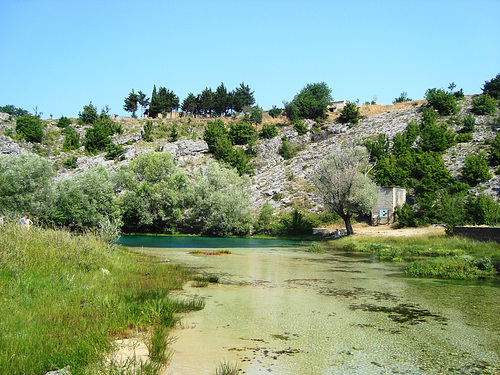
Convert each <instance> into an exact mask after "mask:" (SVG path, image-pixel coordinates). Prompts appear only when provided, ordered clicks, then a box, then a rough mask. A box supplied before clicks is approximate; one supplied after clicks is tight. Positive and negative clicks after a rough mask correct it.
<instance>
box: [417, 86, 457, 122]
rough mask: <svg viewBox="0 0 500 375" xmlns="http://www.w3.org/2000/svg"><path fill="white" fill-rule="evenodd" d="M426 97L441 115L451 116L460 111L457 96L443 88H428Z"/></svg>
mask: <svg viewBox="0 0 500 375" xmlns="http://www.w3.org/2000/svg"><path fill="white" fill-rule="evenodd" d="M425 98H426V99H427V101H428V102H429V105H430V106H432V107H433V108H434V109H436V110H437V111H438V113H439V114H440V115H443V116H449V115H453V114H455V113H457V112H458V106H457V98H456V97H455V95H453V94H452V93H451V92H447V91H445V90H443V89H436V88H432V89H428V90H427V91H426V93H425Z"/></svg>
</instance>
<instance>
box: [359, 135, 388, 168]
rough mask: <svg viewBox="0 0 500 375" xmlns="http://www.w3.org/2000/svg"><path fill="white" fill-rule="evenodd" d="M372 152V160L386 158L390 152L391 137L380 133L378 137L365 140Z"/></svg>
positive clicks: (367, 147) (364, 144) (364, 143)
mask: <svg viewBox="0 0 500 375" xmlns="http://www.w3.org/2000/svg"><path fill="white" fill-rule="evenodd" d="M363 146H365V147H366V149H367V150H368V152H369V153H370V160H371V161H377V160H380V159H382V158H385V157H386V156H387V155H388V154H389V149H390V139H389V137H388V136H387V135H386V134H383V133H381V134H379V135H378V137H377V138H376V139H367V140H365V141H364V142H363Z"/></svg>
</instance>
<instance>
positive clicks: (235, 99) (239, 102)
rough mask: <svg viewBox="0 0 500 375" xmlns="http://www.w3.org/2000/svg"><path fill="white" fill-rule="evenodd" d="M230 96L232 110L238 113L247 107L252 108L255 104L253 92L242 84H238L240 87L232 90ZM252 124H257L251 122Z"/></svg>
mask: <svg viewBox="0 0 500 375" xmlns="http://www.w3.org/2000/svg"><path fill="white" fill-rule="evenodd" d="M231 96H232V108H233V109H234V110H235V111H236V112H238V113H239V112H241V111H243V108H245V107H247V106H252V105H254V104H255V98H254V96H253V91H251V90H250V87H249V86H248V85H245V84H244V83H243V82H242V83H240V87H237V88H236V89H235V90H233V92H232V95H231ZM254 108H255V107H254ZM257 108H258V107H257ZM252 122H253V121H252ZM261 122H262V119H261ZM253 123H257V122H253ZM258 123H259V124H260V122H258Z"/></svg>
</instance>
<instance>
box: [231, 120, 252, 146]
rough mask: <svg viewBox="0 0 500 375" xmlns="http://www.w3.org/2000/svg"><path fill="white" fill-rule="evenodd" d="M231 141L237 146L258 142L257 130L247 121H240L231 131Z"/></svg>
mask: <svg viewBox="0 0 500 375" xmlns="http://www.w3.org/2000/svg"><path fill="white" fill-rule="evenodd" d="M229 139H231V141H232V143H233V144H235V145H246V144H248V143H250V144H253V143H255V141H256V140H257V132H256V131H255V128H254V127H253V126H252V125H251V124H249V123H248V122H246V121H238V122H237V123H235V124H232V125H231V128H230V129H229Z"/></svg>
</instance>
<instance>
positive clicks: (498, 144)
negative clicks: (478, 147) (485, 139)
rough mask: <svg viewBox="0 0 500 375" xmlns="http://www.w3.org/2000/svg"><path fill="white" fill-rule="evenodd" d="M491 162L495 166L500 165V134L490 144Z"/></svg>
mask: <svg viewBox="0 0 500 375" xmlns="http://www.w3.org/2000/svg"><path fill="white" fill-rule="evenodd" d="M490 145H491V148H490V162H491V164H493V165H494V166H497V165H500V134H497V135H496V137H495V139H494V140H493V141H491V143H490Z"/></svg>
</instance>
